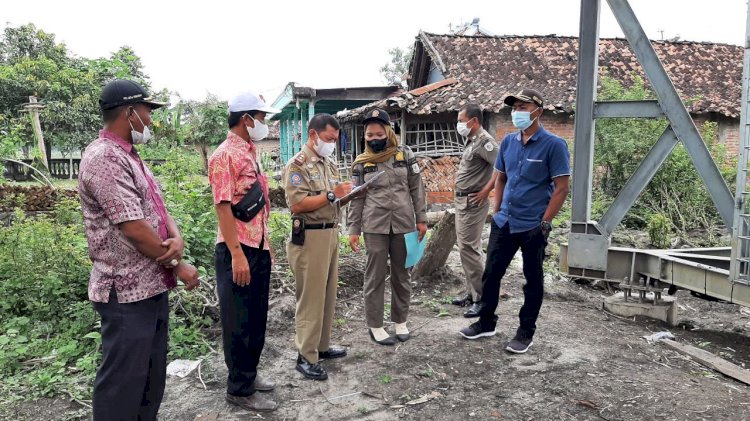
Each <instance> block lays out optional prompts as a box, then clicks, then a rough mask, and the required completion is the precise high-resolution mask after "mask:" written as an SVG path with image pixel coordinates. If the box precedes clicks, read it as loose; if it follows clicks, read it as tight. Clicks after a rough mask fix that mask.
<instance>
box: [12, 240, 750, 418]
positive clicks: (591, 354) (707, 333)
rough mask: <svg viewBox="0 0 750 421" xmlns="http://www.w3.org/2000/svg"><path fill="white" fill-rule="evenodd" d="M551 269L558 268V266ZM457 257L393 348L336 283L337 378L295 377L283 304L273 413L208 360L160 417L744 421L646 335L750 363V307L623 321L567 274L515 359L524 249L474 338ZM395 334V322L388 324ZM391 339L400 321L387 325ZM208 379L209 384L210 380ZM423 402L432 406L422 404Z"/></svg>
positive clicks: (63, 403) (68, 412) (271, 364)
mask: <svg viewBox="0 0 750 421" xmlns="http://www.w3.org/2000/svg"><path fill="white" fill-rule="evenodd" d="M553 266H554V265H553ZM461 274H462V271H461V268H460V264H459V263H458V256H457V255H456V253H455V251H454V252H453V253H452V254H451V258H450V260H449V264H448V268H447V269H446V270H445V271H444V273H443V275H442V276H440V277H438V278H437V279H433V280H431V281H430V283H429V284H426V283H419V284H417V285H415V287H414V294H413V299H412V312H411V316H410V321H409V325H410V327H411V330H412V339H411V340H410V341H408V342H405V343H402V344H400V345H398V346H395V347H384V346H380V345H377V344H375V343H374V342H372V341H371V340H370V338H369V336H368V335H367V332H366V330H365V326H364V321H363V307H362V299H361V291H360V289H359V285H345V286H343V287H342V288H341V289H340V293H339V304H338V307H337V316H336V317H337V318H336V323H335V327H334V331H333V335H334V343H336V344H340V345H344V346H346V347H348V349H349V355H348V356H347V357H346V358H343V359H339V360H332V361H325V362H324V363H323V365H324V366H325V368H326V369H327V370H328V373H329V379H328V380H327V381H325V382H316V381H311V380H306V379H304V378H303V377H302V375H301V374H299V373H297V372H296V371H295V370H294V361H295V358H296V350H295V349H294V340H293V337H294V325H293V317H294V314H293V313H294V310H293V297H290V296H285V297H280V298H278V299H276V300H275V301H274V302H273V304H272V305H273V308H272V309H271V313H270V316H269V318H270V320H269V331H268V336H267V342H266V348H265V350H264V354H263V358H262V360H261V365H260V372H261V374H262V375H265V376H269V377H271V378H273V379H275V380H276V382H277V388H276V391H274V392H271V393H270V394H269V397H271V398H273V399H275V400H277V401H278V402H279V403H280V407H279V409H278V410H277V411H276V412H273V413H270V414H268V413H265V414H257V413H254V412H248V411H243V410H238V409H236V408H234V407H230V406H229V405H228V404H227V403H225V401H224V393H225V392H224V385H225V375H226V368H225V367H224V364H223V357H221V356H220V355H218V354H214V355H212V356H210V357H209V358H208V359H207V360H205V361H204V362H203V365H202V367H201V376H200V378H199V376H198V374H197V373H193V374H192V375H190V376H189V377H187V378H185V379H176V378H170V379H169V381H168V384H167V389H166V396H165V399H164V402H163V404H162V408H161V412H160V419H161V420H195V419H200V420H248V419H267V420H354V419H358V420H359V419H362V420H394V419H414V420H434V421H438V420H468V419H472V420H473V419H476V420H496V419H506V420H511V419H512V420H704V419H706V420H709V419H710V420H744V419H750V388H749V387H748V386H746V385H744V384H742V383H739V382H737V381H735V380H733V379H731V378H727V377H724V376H722V375H721V374H718V373H715V372H713V371H711V370H709V369H707V368H705V367H703V366H702V365H700V364H698V363H696V362H694V361H692V360H690V359H689V358H687V357H684V356H682V355H680V354H678V353H676V352H674V351H672V350H669V349H668V348H666V347H665V346H663V345H659V344H656V345H652V344H648V343H647V342H646V341H645V340H644V339H643V338H642V337H643V336H644V335H648V334H651V333H653V332H658V331H663V330H670V331H671V332H672V333H674V334H675V336H676V337H677V340H678V341H679V342H683V343H689V344H692V345H695V346H699V347H702V348H704V349H706V350H708V351H711V352H713V353H715V354H716V355H719V356H721V357H723V358H726V359H727V360H729V361H732V362H734V363H736V364H739V365H742V366H745V365H746V364H748V365H750V341H748V337H747V334H748V332H749V331H750V310H749V309H745V308H741V307H739V306H736V305H732V304H726V303H721V302H712V301H707V300H703V299H700V298H697V297H693V296H691V295H690V294H689V293H687V292H686V291H679V292H678V293H677V295H678V305H679V306H680V307H679V311H678V319H679V320H680V322H681V323H680V326H679V327H677V328H669V327H668V326H666V325H664V324H663V323H661V322H658V321H653V320H648V319H643V320H632V319H623V318H619V317H616V316H612V315H609V314H607V313H605V312H604V311H603V310H602V308H601V307H602V300H603V298H604V297H605V296H606V293H605V292H604V291H603V290H600V289H597V288H596V287H594V286H592V285H588V284H587V285H579V284H577V283H575V282H573V281H570V280H567V279H565V278H563V277H561V276H559V275H556V274H554V275H550V274H548V275H547V277H546V291H545V302H544V306H543V307H542V312H541V316H540V319H539V321H538V323H537V325H538V330H537V335H536V336H535V338H534V345H533V346H532V347H531V349H530V351H529V353H527V354H525V355H510V354H508V353H506V352H505V351H504V345H505V343H506V342H507V341H508V340H509V339H510V337H512V335H513V333H514V332H515V328H516V327H517V322H518V319H517V313H518V309H519V308H520V306H521V304H522V301H523V293H522V291H521V287H522V286H523V282H524V281H523V276H522V275H521V267H520V255H519V256H517V260H516V261H514V263H513V265H512V267H511V269H510V270H509V273H508V275H506V279H505V280H504V286H505V287H504V288H505V289H506V291H507V292H509V293H510V294H511V297H510V298H509V299H507V300H503V301H502V302H501V304H500V307H499V309H498V314H499V316H500V320H499V324H498V336H496V337H492V338H483V339H480V340H475V341H469V340H465V339H463V338H462V337H460V336H459V334H458V331H459V330H460V329H461V328H463V327H465V326H467V325H468V324H469V323H470V321H469V320H467V319H465V318H463V317H462V312H463V309H461V308H458V307H455V306H453V305H451V304H448V301H447V300H448V299H449V298H450V297H451V296H452V295H454V294H455V293H457V292H458V291H459V290H460V289H461V280H460V276H461ZM387 328H389V326H387ZM390 330H391V331H392V326H390ZM204 385H205V386H204ZM421 397H424V399H423V401H425V402H423V403H416V404H414V403H413V402H412V401H414V400H417V399H419V398H421ZM13 413H14V415H13V418H11V419H18V420H23V419H28V420H32V419H33V420H39V419H50V420H52V419H55V420H57V419H76V418H83V419H86V418H88V417H89V416H90V415H88V414H89V413H88V410H87V409H86V408H82V407H81V406H80V405H79V404H77V403H75V402H70V401H69V400H68V399H65V398H58V399H49V400H45V401H44V402H34V403H26V404H23V405H20V406H18V407H16V408H14V409H13Z"/></svg>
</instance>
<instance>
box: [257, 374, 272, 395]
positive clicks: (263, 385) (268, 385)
mask: <svg viewBox="0 0 750 421" xmlns="http://www.w3.org/2000/svg"><path fill="white" fill-rule="evenodd" d="M253 387H254V388H255V390H259V391H261V392H270V391H272V390H273V389H275V388H276V382H274V381H273V380H271V379H267V378H265V377H261V376H255V382H253Z"/></svg>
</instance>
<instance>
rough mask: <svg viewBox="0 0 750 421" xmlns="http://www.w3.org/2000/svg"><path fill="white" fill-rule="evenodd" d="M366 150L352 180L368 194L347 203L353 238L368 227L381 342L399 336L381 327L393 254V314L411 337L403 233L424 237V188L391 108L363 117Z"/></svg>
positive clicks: (370, 314)
mask: <svg viewBox="0 0 750 421" xmlns="http://www.w3.org/2000/svg"><path fill="white" fill-rule="evenodd" d="M363 124H364V126H365V133H364V135H365V141H366V149H365V152H364V153H362V154H361V155H359V156H358V157H357V158H356V160H355V161H354V165H353V167H352V181H353V182H354V184H357V185H359V184H362V183H366V182H369V181H370V180H373V178H374V177H376V175H377V174H379V173H380V172H383V174H380V175H379V176H377V178H376V179H374V181H373V182H372V183H371V184H369V185H368V188H367V192H366V193H365V195H364V196H362V197H359V198H356V199H354V200H353V201H352V204H351V206H350V207H349V218H348V222H349V242H350V244H351V246H352V249H354V250H358V248H359V235H360V233H364V236H365V245H366V250H367V265H366V267H365V281H364V298H365V316H366V322H367V327H368V328H369V330H370V336H371V338H372V339H373V340H374V341H375V342H377V343H379V344H381V345H393V344H394V343H395V340H394V338H393V337H391V336H390V335H389V334H388V333H387V332H386V331H385V330H384V329H383V311H384V309H383V293H384V289H385V278H386V271H387V268H388V259H389V257H390V272H391V273H390V275H391V320H392V321H393V322H394V323H395V324H396V338H397V339H398V340H401V341H406V340H408V339H409V337H410V336H409V331H408V329H407V328H406V319H407V316H408V313H409V301H410V300H411V284H410V276H409V272H408V270H407V269H406V267H405V263H406V244H405V242H404V234H405V233H408V232H413V231H415V230H417V231H418V232H419V239H420V240H421V239H422V237H423V236H424V234H425V232H426V231H427V225H426V221H427V213H426V212H425V205H426V203H425V191H424V185H423V184H422V176H421V174H420V170H419V164H418V163H417V159H416V157H415V156H414V153H413V152H412V151H411V149H409V147H408V146H403V145H398V140H397V138H396V135H395V133H394V132H393V129H392V128H391V127H390V119H389V117H388V114H387V113H386V112H385V111H383V110H379V109H374V110H372V111H370V112H369V113H368V114H367V116H366V117H365V119H364V121H363Z"/></svg>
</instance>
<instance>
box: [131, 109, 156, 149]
mask: <svg viewBox="0 0 750 421" xmlns="http://www.w3.org/2000/svg"><path fill="white" fill-rule="evenodd" d="M133 114H135V116H136V117H138V121H140V122H141V124H142V125H143V133H141V132H139V131H136V130H135V128H134V127H133V123H132V122H131V121H130V119H128V123H130V136H131V137H132V138H133V144H134V145H142V144H144V143H147V142H148V141H149V140H151V138H152V137H153V135H152V134H151V130H149V129H148V126H147V125H145V124H143V120H141V116H139V115H138V113H137V112H136V111H135V108H133Z"/></svg>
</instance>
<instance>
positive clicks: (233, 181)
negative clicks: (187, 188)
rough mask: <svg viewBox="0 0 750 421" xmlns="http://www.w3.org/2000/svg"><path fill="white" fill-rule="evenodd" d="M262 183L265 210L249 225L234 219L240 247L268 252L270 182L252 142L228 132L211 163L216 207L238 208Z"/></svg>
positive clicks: (218, 238) (220, 240) (218, 240)
mask: <svg viewBox="0 0 750 421" xmlns="http://www.w3.org/2000/svg"><path fill="white" fill-rule="evenodd" d="M256 180H257V181H258V182H260V183H261V187H262V188H263V195H264V196H265V199H266V206H265V207H264V208H263V209H261V210H260V212H258V214H257V215H256V216H255V218H253V219H252V220H251V221H250V222H242V221H240V220H239V219H237V218H235V219H234V224H235V227H236V228H237V237H238V239H239V241H240V243H242V244H244V245H246V246H248V247H252V248H261V244H262V245H263V247H262V249H263V250H269V244H268V217H269V215H270V214H271V203H270V201H269V200H268V179H267V178H266V176H265V175H264V174H262V173H261V172H260V164H259V162H258V156H257V151H256V148H255V144H254V143H253V142H248V141H246V140H245V139H243V138H241V137H239V136H237V135H236V134H234V133H232V132H229V133H228V134H227V138H226V140H224V142H222V144H221V145H219V147H218V148H216V150H215V151H214V153H213V154H212V155H211V158H210V159H209V160H208V182H209V183H210V184H211V191H212V192H213V196H214V204H219V203H221V202H231V203H232V204H233V205H234V204H237V203H238V202H239V201H240V200H242V198H243V197H244V196H245V194H246V193H247V192H248V190H249V189H250V187H251V186H252V185H253V183H255V181H256ZM223 242H224V236H223V235H222V234H221V229H219V230H218V233H217V235H216V243H217V244H218V243H223Z"/></svg>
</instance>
